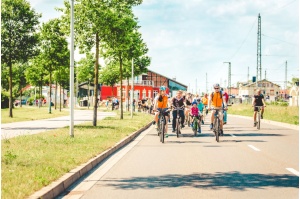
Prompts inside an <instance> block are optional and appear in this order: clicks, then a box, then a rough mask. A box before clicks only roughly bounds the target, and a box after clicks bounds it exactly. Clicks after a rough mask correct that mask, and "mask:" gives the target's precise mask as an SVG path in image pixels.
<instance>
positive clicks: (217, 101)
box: [208, 84, 227, 135]
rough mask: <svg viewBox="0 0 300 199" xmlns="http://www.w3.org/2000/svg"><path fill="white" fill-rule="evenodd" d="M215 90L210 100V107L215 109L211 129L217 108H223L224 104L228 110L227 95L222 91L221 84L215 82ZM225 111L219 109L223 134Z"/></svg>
mask: <svg viewBox="0 0 300 199" xmlns="http://www.w3.org/2000/svg"><path fill="white" fill-rule="evenodd" d="M214 90H215V91H214V92H212V93H211V94H210V96H209V100H208V109H211V107H213V108H214V110H213V111H212V113H211V120H210V121H211V124H210V129H211V130H212V129H213V121H214V119H215V112H216V111H215V109H222V108H223V107H222V105H224V109H225V110H227V103H226V99H225V96H224V95H223V93H222V92H221V91H220V84H214ZM222 112H223V111H219V118H220V129H221V135H223V113H222Z"/></svg>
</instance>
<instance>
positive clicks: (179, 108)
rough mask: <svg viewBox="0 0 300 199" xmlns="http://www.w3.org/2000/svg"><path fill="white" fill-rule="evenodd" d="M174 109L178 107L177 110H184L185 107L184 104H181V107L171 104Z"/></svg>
mask: <svg viewBox="0 0 300 199" xmlns="http://www.w3.org/2000/svg"><path fill="white" fill-rule="evenodd" d="M171 107H172V108H173V109H176V110H183V109H184V107H185V106H184V105H183V106H181V107H175V106H173V105H172V106H171Z"/></svg>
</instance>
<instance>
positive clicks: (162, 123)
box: [157, 109, 170, 143]
mask: <svg viewBox="0 0 300 199" xmlns="http://www.w3.org/2000/svg"><path fill="white" fill-rule="evenodd" d="M157 111H158V112H159V114H158V128H157V135H158V136H160V141H161V142H162V143H164V141H165V130H166V129H165V127H166V125H167V121H166V117H165V116H164V114H165V113H166V112H169V111H170V109H167V110H165V111H163V110H157Z"/></svg>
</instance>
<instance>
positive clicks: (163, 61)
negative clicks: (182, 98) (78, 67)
mask: <svg viewBox="0 0 300 199" xmlns="http://www.w3.org/2000/svg"><path fill="white" fill-rule="evenodd" d="M29 2H30V3H31V5H32V7H33V8H34V9H35V10H36V11H37V12H38V13H42V19H41V21H42V22H46V21H47V20H49V19H51V18H55V17H59V15H60V13H59V12H57V11H56V10H55V9H54V8H55V7H63V0H29ZM133 10H134V13H135V15H136V17H137V18H138V21H139V26H141V28H140V32H141V33H142V37H143V40H144V42H145V43H146V44H147V46H148V48H149V52H148V56H150V57H151V65H150V66H149V67H148V68H149V69H150V70H152V71H155V72H157V73H159V74H162V75H164V76H167V77H169V78H176V81H178V82H180V83H182V84H184V85H186V86H188V90H189V91H191V92H194V93H196V92H197V93H200V92H206V90H208V91H210V90H211V89H212V86H213V84H215V83H219V84H220V85H221V86H222V87H227V86H228V74H229V71H228V70H229V63H228V62H230V63H231V86H233V87H236V86H237V82H246V81H247V80H251V79H252V77H253V76H256V71H257V70H256V69H257V32H258V15H259V14H260V16H261V63H262V64H261V65H262V71H261V76H262V79H264V78H265V77H266V79H267V80H269V81H272V82H273V83H276V84H278V85H280V86H282V88H283V87H284V81H285V67H286V66H287V81H291V79H292V78H293V77H299V1H298V0H263V1H262V0H144V1H143V3H142V4H141V5H139V6H136V7H134V9H133ZM81 57H82V56H80V55H78V54H75V59H77V60H78V59H80V58H81ZM224 62H225V63H224ZM286 63H287V64H286ZM248 71H249V72H248Z"/></svg>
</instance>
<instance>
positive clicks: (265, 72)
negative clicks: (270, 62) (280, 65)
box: [265, 69, 267, 80]
mask: <svg viewBox="0 0 300 199" xmlns="http://www.w3.org/2000/svg"><path fill="white" fill-rule="evenodd" d="M266 79H267V69H266V70H265V80H266Z"/></svg>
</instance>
